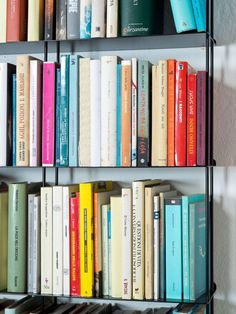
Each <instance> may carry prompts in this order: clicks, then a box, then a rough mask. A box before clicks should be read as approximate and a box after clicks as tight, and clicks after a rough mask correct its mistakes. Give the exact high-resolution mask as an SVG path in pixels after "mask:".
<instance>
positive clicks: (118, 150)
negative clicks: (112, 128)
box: [116, 63, 122, 167]
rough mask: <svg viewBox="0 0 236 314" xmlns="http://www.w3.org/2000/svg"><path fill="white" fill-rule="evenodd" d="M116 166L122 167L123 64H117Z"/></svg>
mask: <svg viewBox="0 0 236 314" xmlns="http://www.w3.org/2000/svg"><path fill="white" fill-rule="evenodd" d="M116 128H117V138H116V166H117V167H120V166H121V149H122V147H121V64H120V63H118V64H117V115H116Z"/></svg>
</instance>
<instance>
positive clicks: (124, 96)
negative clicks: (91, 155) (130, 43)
mask: <svg viewBox="0 0 236 314" xmlns="http://www.w3.org/2000/svg"><path fill="white" fill-rule="evenodd" d="M121 147H122V148H121V151H122V159H121V166H122V167H130V166H131V61H130V60H122V61H121Z"/></svg>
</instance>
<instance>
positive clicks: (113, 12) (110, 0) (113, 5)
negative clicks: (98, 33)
mask: <svg viewBox="0 0 236 314" xmlns="http://www.w3.org/2000/svg"><path fill="white" fill-rule="evenodd" d="M118 6H119V5H118V0H107V14H106V16H107V27H106V34H107V37H108V38H111V37H117V36H118Z"/></svg>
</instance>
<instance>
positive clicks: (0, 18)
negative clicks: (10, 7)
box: [0, 0, 7, 43]
mask: <svg viewBox="0 0 236 314" xmlns="http://www.w3.org/2000/svg"><path fill="white" fill-rule="evenodd" d="M0 7H1V12H0V43H5V42H6V39H7V38H6V35H7V0H1V1H0Z"/></svg>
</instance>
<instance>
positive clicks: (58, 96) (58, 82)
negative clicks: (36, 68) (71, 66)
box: [55, 68, 61, 166]
mask: <svg viewBox="0 0 236 314" xmlns="http://www.w3.org/2000/svg"><path fill="white" fill-rule="evenodd" d="M60 107H61V69H60V68H58V69H56V109H55V113H56V117H55V124H56V126H55V132H56V138H55V151H56V156H55V162H56V166H60Z"/></svg>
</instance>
